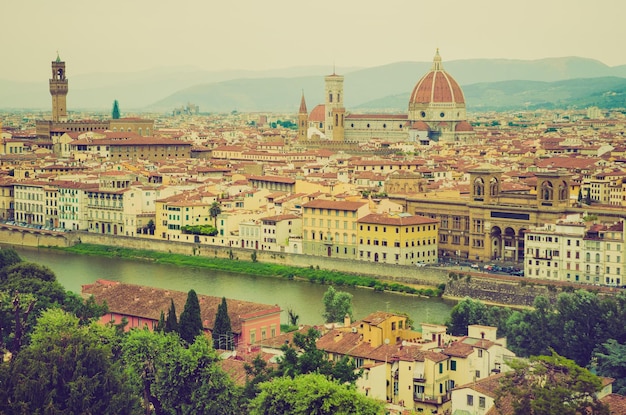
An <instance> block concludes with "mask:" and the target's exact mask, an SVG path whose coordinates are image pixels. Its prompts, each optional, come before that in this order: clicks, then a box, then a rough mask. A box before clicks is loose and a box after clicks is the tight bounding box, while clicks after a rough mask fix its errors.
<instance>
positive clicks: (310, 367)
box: [276, 327, 363, 384]
mask: <svg viewBox="0 0 626 415" xmlns="http://www.w3.org/2000/svg"><path fill="white" fill-rule="evenodd" d="M319 337H320V332H319V331H317V330H316V329H314V328H313V327H311V328H309V330H308V331H307V332H306V334H303V333H299V332H298V333H294V335H293V344H292V345H286V344H285V345H283V346H282V347H281V350H282V351H283V356H282V357H281V358H279V359H278V368H277V370H276V373H277V375H279V376H291V377H294V376H298V375H305V374H308V373H319V374H322V375H325V376H328V377H329V378H331V379H334V380H337V381H338V382H340V383H351V384H354V383H355V382H356V380H357V379H358V378H359V377H360V376H361V373H362V372H363V371H362V370H357V368H356V364H355V363H354V360H353V359H351V358H349V357H344V358H342V359H340V360H339V361H338V362H333V361H331V360H330V359H328V354H327V353H326V352H325V351H324V350H320V349H318V348H317V343H316V342H317V339H318V338H319Z"/></svg>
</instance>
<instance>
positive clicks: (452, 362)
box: [450, 360, 456, 371]
mask: <svg viewBox="0 0 626 415" xmlns="http://www.w3.org/2000/svg"><path fill="white" fill-rule="evenodd" d="M450 370H454V371H456V360H450Z"/></svg>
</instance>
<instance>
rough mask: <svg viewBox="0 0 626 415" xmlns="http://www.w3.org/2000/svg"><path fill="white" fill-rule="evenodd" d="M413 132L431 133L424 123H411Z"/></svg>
mask: <svg viewBox="0 0 626 415" xmlns="http://www.w3.org/2000/svg"><path fill="white" fill-rule="evenodd" d="M411 130H418V131H430V128H429V127H428V124H426V123H425V122H424V121H413V122H412V123H411Z"/></svg>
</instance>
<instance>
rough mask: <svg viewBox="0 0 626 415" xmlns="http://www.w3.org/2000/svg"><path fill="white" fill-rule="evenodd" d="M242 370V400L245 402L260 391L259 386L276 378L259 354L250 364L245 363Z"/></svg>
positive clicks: (273, 371)
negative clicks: (244, 374) (244, 373)
mask: <svg viewBox="0 0 626 415" xmlns="http://www.w3.org/2000/svg"><path fill="white" fill-rule="evenodd" d="M243 368H244V370H245V371H246V385H245V387H244V389H243V398H244V400H246V401H251V400H252V399H254V398H255V397H256V396H257V395H258V394H259V392H260V391H261V389H260V388H259V384H260V383H263V382H267V381H268V380H270V379H272V378H273V377H274V376H276V371H275V370H274V368H272V367H271V366H269V365H268V364H267V362H266V361H265V359H263V358H262V357H261V355H260V354H259V355H256V356H255V358H254V359H253V360H252V364H248V363H245V364H244V365H243Z"/></svg>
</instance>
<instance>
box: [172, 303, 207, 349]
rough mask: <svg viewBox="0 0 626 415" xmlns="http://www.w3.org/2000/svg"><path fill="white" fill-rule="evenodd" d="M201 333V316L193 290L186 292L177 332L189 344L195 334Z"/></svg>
mask: <svg viewBox="0 0 626 415" xmlns="http://www.w3.org/2000/svg"><path fill="white" fill-rule="evenodd" d="M201 333H202V317H201V316H200V302H199V301H198V296H197V295H196V292H195V291H194V290H189V292H188V293H187V302H186V303H185V309H184V310H183V312H182V313H181V314H180V321H179V322H178V334H180V338H181V339H183V340H185V341H186V342H187V343H189V344H191V343H193V342H194V340H195V338H196V336H198V335H200V334H201Z"/></svg>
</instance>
